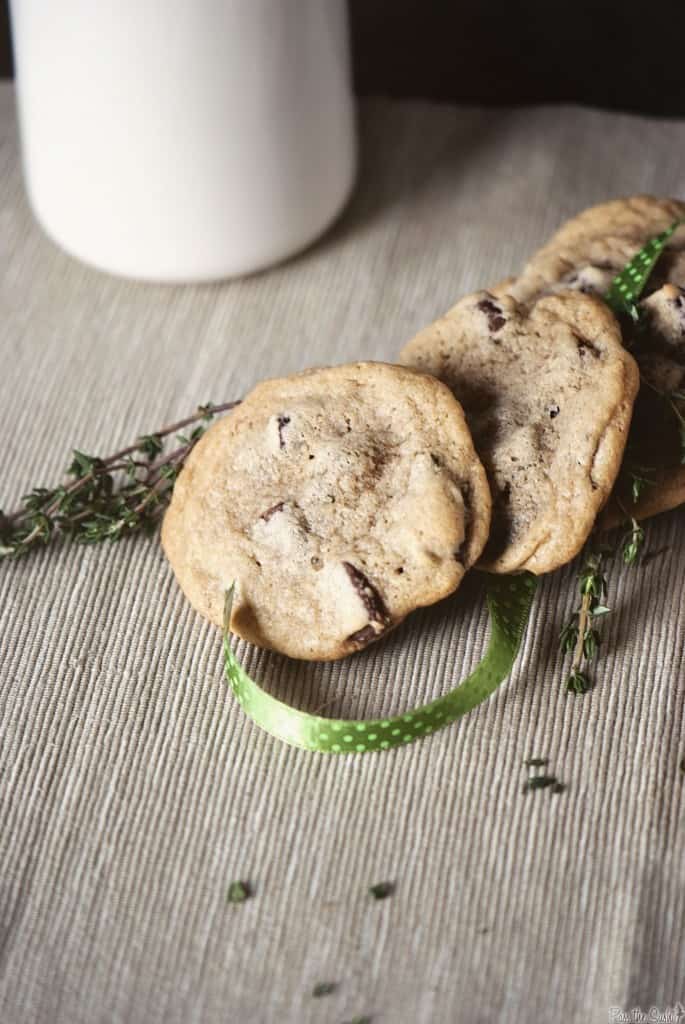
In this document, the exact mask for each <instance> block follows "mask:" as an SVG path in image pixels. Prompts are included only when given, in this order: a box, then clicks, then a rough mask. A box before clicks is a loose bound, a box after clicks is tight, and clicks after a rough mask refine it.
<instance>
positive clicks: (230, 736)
mask: <svg viewBox="0 0 685 1024" xmlns="http://www.w3.org/2000/svg"><path fill="white" fill-rule="evenodd" d="M360 121H361V125H360V128H361V138H362V168H361V176H360V181H359V186H358V189H357V192H356V194H355V196H354V198H353V200H352V202H351V204H350V206H349V208H348V210H347V212H346V213H345V215H344V216H343V217H342V219H341V220H340V222H339V223H338V224H337V226H336V227H335V228H334V229H333V230H332V231H331V232H330V233H329V235H328V236H327V237H326V238H324V239H323V240H322V241H321V242H320V243H319V244H318V245H316V246H315V247H314V248H312V249H311V250H310V251H308V252H306V253H305V254H303V255H301V256H299V257H298V258H296V259H293V260H291V261H290V262H288V263H286V264H285V265H283V266H281V267H278V268H276V269H274V270H271V271H269V272H267V273H264V274H261V275H258V276H255V277H251V278H248V279H246V280H242V281H235V282H231V283H227V284H221V285H213V286H206V287H187V288H170V287H161V286H160V287H157V286H151V285H141V284H135V283H130V282H126V281H121V280H116V279H114V278H112V277H108V276H104V275H101V274H98V273H97V272H95V271H93V270H90V269H87V268H85V267H83V266H81V265H79V264H78V263H75V262H73V261H72V260H71V259H70V258H69V257H67V256H66V255H64V254H63V253H62V252H60V251H59V250H58V249H57V248H55V247H54V246H53V244H52V243H51V242H49V241H48V240H47V239H46V238H45V237H44V236H43V234H42V233H41V231H40V230H39V229H38V227H37V226H36V224H35V223H34V221H33V220H32V218H31V215H30V213H29V211H28V209H27V205H26V201H25V198H24V195H23V192H22V185H21V180H20V168H19V163H18V152H17V150H18V147H17V135H16V125H15V119H14V112H13V94H12V91H11V88H10V87H9V86H7V85H6V86H3V87H2V90H1V91H0V246H1V247H2V263H1V266H2V282H1V285H0V287H1V292H0V303H1V304H0V314H1V315H0V437H1V439H2V441H1V444H0V500H1V503H2V504H3V505H4V506H5V508H9V507H10V506H11V505H12V504H13V503H14V502H15V501H16V499H17V498H18V497H19V496H20V495H21V494H22V492H23V491H24V490H25V489H26V488H28V487H29V486H31V485H33V484H36V483H39V482H40V483H50V482H53V481H55V480H57V479H58V478H59V477H60V474H61V471H62V469H63V467H64V465H65V461H66V459H67V457H68V452H69V450H70V448H71V447H72V446H78V447H80V448H82V449H84V450H86V451H92V452H100V453H102V452H106V451H108V450H114V449H115V448H116V446H118V445H119V444H120V443H125V442H127V441H129V440H132V439H133V438H134V437H135V436H136V435H137V434H138V433H141V432H147V431H150V430H153V429H155V428H157V427H159V426H161V425H162V424H163V423H165V422H168V421H170V420H173V419H174V418H176V417H179V416H182V415H184V414H186V413H187V412H189V411H191V410H192V409H193V408H194V407H195V406H196V405H197V404H198V403H200V402H206V401H208V400H212V401H216V402H218V401H222V400H226V399H228V398H232V397H235V396H238V395H240V394H243V393H244V392H245V391H246V390H247V389H249V387H250V386H251V385H252V384H253V383H254V382H256V381H257V380H259V379H260V378H262V377H264V376H275V375H280V374H284V373H289V372H291V371H294V370H297V369H300V368H302V367H305V366H308V365H310V364H314V363H327V362H335V361H346V360H351V359H358V358H376V359H392V358H393V357H394V356H395V355H396V353H397V351H398V349H399V347H400V346H401V344H402V343H403V342H404V341H405V340H406V339H407V338H409V337H410V336H411V335H412V333H413V332H415V331H416V330H417V329H418V328H420V327H421V326H422V325H424V324H425V323H427V322H428V321H430V320H432V319H434V318H435V317H436V316H437V315H438V314H440V313H442V312H443V311H444V310H445V309H446V308H447V307H448V306H449V305H450V304H451V303H452V302H453V301H454V300H455V299H456V298H457V297H459V296H460V295H461V294H463V293H465V292H467V291H469V290H471V289H474V288H475V287H479V286H482V285H487V284H488V283H490V282H496V281H497V280H498V279H500V278H501V277H503V276H505V275H507V274H509V273H511V272H513V271H514V270H515V269H516V268H517V267H518V266H520V264H521V262H522V260H523V259H524V257H525V256H526V254H527V253H529V252H530V251H531V250H532V249H533V248H534V247H535V246H536V245H538V244H539V243H541V242H542V241H543V240H544V239H545V237H546V236H547V235H548V234H549V233H550V232H551V231H552V230H553V229H554V228H555V227H556V225H557V224H558V222H559V221H560V219H561V218H563V217H565V216H567V215H569V214H571V213H573V212H574V211H575V210H577V209H578V208H580V207H582V206H584V205H587V204H589V203H591V202H595V201H598V200H601V199H603V198H606V197H609V196H613V195H621V194H626V193H632V192H635V191H640V190H649V191H655V192H659V193H665V194H675V195H681V196H682V195H685V124H684V123H682V122H675V123H674V122H665V121H656V120H645V119H637V118H633V117H630V116H624V115H619V114H606V113H600V112H596V111H591V110H581V109H576V108H571V107H569V108H562V109H537V108H536V109H521V110H515V111H509V110H476V109H455V108H451V107H438V106H430V105H426V104H414V103H402V104H392V103H389V102H384V101H376V102H369V103H365V104H364V105H363V107H362V110H361V112H360ZM684 525H685V514H683V513H681V512H674V513H672V514H669V515H666V516H662V517H661V518H660V519H659V520H657V521H654V522H653V523H652V524H650V526H649V529H648V546H649V550H650V552H651V555H652V557H651V558H650V559H649V560H647V562H646V564H644V566H643V567H642V568H641V569H639V570H638V571H616V572H613V571H612V575H611V594H610V598H609V602H610V604H611V606H612V609H613V614H612V615H611V616H610V618H609V620H607V623H606V650H605V652H604V654H603V656H602V658H601V662H600V664H599V665H598V668H597V682H598V686H597V688H596V690H595V691H594V692H593V693H592V694H590V695H588V696H586V697H583V698H577V699H573V698H571V697H569V696H567V694H566V693H565V692H564V688H563V685H562V679H563V665H562V662H561V660H560V657H559V655H558V653H557V650H556V636H557V633H558V630H559V627H560V625H561V623H562V622H563V621H564V619H565V618H566V616H567V615H568V613H569V611H570V610H571V608H572V607H573V604H574V600H575V598H574V589H575V585H574V571H575V570H574V568H568V569H566V570H565V571H562V572H559V573H556V574H554V575H552V576H551V577H549V578H545V579H544V580H543V581H542V582H541V586H540V588H539V592H538V595H537V598H536V603H535V609H534V615H533V619H532V622H531V625H530V629H529V631H528V635H527V639H526V643H525V647H524V649H523V651H522V654H521V656H520V658H519V660H518V663H517V665H516V668H515V671H514V672H513V674H512V676H511V678H510V680H509V681H508V682H506V683H505V685H504V686H502V687H501V688H500V690H499V691H498V693H497V694H496V695H495V697H494V698H493V699H491V700H490V701H489V702H488V703H486V704H485V705H484V706H482V707H481V708H479V709H478V710H477V711H476V712H474V713H473V714H471V715H470V716H469V717H468V718H467V719H465V720H464V721H463V722H462V723H461V724H458V725H456V726H453V727H451V728H449V729H447V730H445V731H443V732H441V733H439V734H437V735H436V736H434V737H432V738H430V739H427V740H425V741H424V742H421V743H418V744H416V745H414V746H411V747H407V748H404V749H402V750H399V751H394V752H389V753H386V754H381V755H368V756H363V757H343V758H335V757H326V756H320V755H313V754H309V753H305V752H302V751H299V750H295V749H291V748H288V747H286V746H284V745H282V744H280V743H278V742H277V741H275V740H273V739H271V738H270V737H269V736H268V735H266V734H264V733H262V732H260V731H259V730H258V729H257V728H256V727H255V726H253V725H252V724H251V723H250V722H249V721H248V720H247V719H246V718H245V717H244V716H243V715H242V713H241V711H240V710H239V708H238V707H237V705H236V703H235V701H234V700H233V698H232V696H231V694H230V692H229V691H228V690H227V687H226V685H225V683H224V682H223V679H222V666H221V650H220V639H219V636H218V634H217V632H216V631H215V630H214V629H213V628H211V627H209V626H208V625H207V624H206V623H204V622H203V621H201V620H200V618H199V617H198V616H197V615H195V614H194V613H193V611H192V610H191V609H190V607H189V606H188V605H187V603H186V602H185V600H184V599H183V597H182V596H181V594H180V593H179V591H178V589H177V587H176V585H175V583H174V580H173V578H172V575H171V572H170V570H169V567H168V566H167V564H166V563H165V560H164V557H163V555H162V552H161V550H160V548H159V545H158V544H157V542H156V540H146V539H144V538H132V539H130V540H128V541H126V542H123V543H120V544H118V545H114V546H101V547H96V548H90V549H83V548H74V547H70V546H62V547H55V548H54V549H51V550H50V551H43V552H39V553H37V554H35V555H33V556H32V557H29V558H27V559H26V560H24V561H22V562H16V563H12V564H3V565H1V566H0V637H1V638H2V639H1V641H0V643H1V650H0V1022H2V1024H115V1022H116V1024H157V1022H160V1024H161V1022H165V1024H187V1022H197V1024H200V1022H202V1024H232V1022H245V1024H276V1022H287V1024H290V1022H292V1024H324V1022H330V1024H335V1022H341V1021H344V1020H348V1019H350V1018H353V1017H354V1016H356V1015H361V1014H369V1015H371V1016H372V1018H373V1020H374V1022H376V1021H377V1022H393V1024H433V1022H440V1024H442V1022H458V1024H461V1022H468V1024H478V1022H483V1024H485V1022H487V1024H491V1022H502V1024H504V1022H507V1024H510V1022H512V1021H516V1022H518V1021H533V1020H534V1021H537V1022H546V1021H555V1022H556V1021H561V1020H563V1021H564V1022H566V1024H570V1022H576V1021H577V1022H583V1024H585V1022H588V1021H598V1022H599V1021H605V1020H609V1019H610V1009H609V1008H610V1007H612V1006H614V1007H621V1008H624V1009H626V1008H629V1007H631V1006H636V1005H639V1006H642V1007H644V1008H648V1007H649V1006H651V1005H658V1006H662V1007H666V1006H668V1005H670V1004H673V1003H674V1002H675V1001H676V1000H682V1001H683V1002H685V954H684V952H683V939H684V937H685V936H684V926H683V922H684V919H685V866H684V857H683V825H684V824H685V820H684V819H685V813H684V810H685V799H684V794H683V786H684V782H685V779H684V777H683V775H682V774H681V773H680V771H679V763H680V761H681V760H682V758H683V757H684V756H685V733H684V730H683V719H684V714H683V712H684V707H683V681H684V657H683V635H684V632H683V630H684V626H685V605H684V604H683V602H682V600H681V593H682V579H683V570H684V569H685V539H684V536H683V526H684ZM486 631H487V617H486V615H485V611H484V607H483V601H482V595H481V590H480V586H479V584H478V582H477V581H473V580H472V581H469V582H467V583H466V584H465V585H464V587H463V588H462V590H461V591H460V593H459V594H457V595H456V596H455V597H454V598H453V599H451V600H449V601H447V602H445V603H443V604H441V605H439V606H438V607H435V608H433V609H430V610H427V611H425V612H422V613H419V614H416V615H414V616H412V617H411V618H410V621H409V622H408V623H407V624H406V626H405V627H404V628H402V629H399V630H398V631H397V632H396V633H394V634H393V635H392V636H391V637H390V638H389V639H388V640H387V642H385V643H384V644H381V645H378V646H377V647H375V648H373V649H371V650H369V651H368V652H366V653H364V654H361V655H359V656H356V657H354V658H352V659H349V660H348V661H346V662H344V663H341V664H333V665H303V664H296V663H292V662H287V661H286V660H284V659H281V658H278V657H276V656H273V655H268V654H265V653H260V652H258V651H256V650H252V649H249V648H247V647H246V646H245V645H244V644H240V645H239V653H240V655H241V656H242V657H243V658H244V660H245V664H246V666H247V668H248V670H252V671H253V672H254V673H256V674H257V676H258V677H259V678H260V679H261V680H262V681H263V682H264V683H265V685H267V686H268V687H269V688H270V689H271V690H272V691H273V692H276V693H279V694H281V695H283V696H285V697H287V698H288V699H291V700H292V701H294V702H296V703H298V704H299V705H300V706H302V707H306V708H310V709H314V708H316V707H319V706H321V705H326V707H327V708H328V709H329V711H330V713H331V714H334V715H337V714H343V715H358V716H365V715H366V716H368V715H371V714H372V713H374V712H380V711H384V712H389V711H394V710H398V709H400V708H406V707H410V706H411V705H412V704H414V703H416V702H420V701H423V700H426V699H428V698H431V697H433V696H435V695H437V694H439V693H441V692H444V691H445V690H447V689H449V688H450V686H451V685H452V684H453V683H455V682H457V681H458V680H459V679H461V678H463V676H464V675H465V673H466V672H467V670H468V668H469V667H470V666H472V665H473V664H474V663H475V662H476V661H477V659H478V657H479V656H480V654H481V653H482V650H483V647H484V642H485V637H486ZM530 755H537V756H544V757H548V758H549V759H550V769H551V770H552V771H553V772H554V773H555V774H557V776H558V777H559V778H560V779H562V780H563V781H564V782H565V783H566V784H567V789H566V791H565V792H564V793H563V794H560V795H551V794H550V793H549V792H548V791H544V792H543V791H540V792H535V793H528V794H524V793H523V792H522V785H523V782H524V780H525V777H526V770H525V769H524V767H523V766H522V760H523V759H524V758H525V757H527V756H530ZM234 879H244V880H245V881H248V882H249V883H250V884H251V885H252V886H253V889H254V896H253V898H252V899H250V900H249V901H248V902H247V903H245V904H243V905H239V906H236V905H231V904H228V903H227V902H226V890H227V887H228V885H229V883H230V882H231V881H233V880H234ZM384 880H394V881H395V882H396V885H397V888H396V891H395V894H394V895H393V896H392V897H391V898H390V899H387V900H385V901H382V902H375V901H373V900H372V899H370V897H369V895H368V892H367V890H368V886H369V885H370V884H372V883H374V882H378V881H384ZM322 981H335V982H338V983H339V987H338V988H337V990H336V992H335V993H334V994H332V995H328V996H326V997H324V998H320V999H314V998H312V996H311V990H312V987H313V985H315V984H316V983H317V982H322Z"/></svg>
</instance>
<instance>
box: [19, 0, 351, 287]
mask: <svg viewBox="0 0 685 1024" xmlns="http://www.w3.org/2000/svg"><path fill="white" fill-rule="evenodd" d="M11 16H12V31H13V39H14V49H15V63H16V75H17V89H18V104H19V121H20V131H21V138H22V149H23V160H24V168H25V178H26V186H27V191H28V195H29V199H30V202H31V205H32V208H33V210H34V213H35V215H36V217H37V218H38V220H39V221H40V223H41V224H42V226H43V227H44V229H45V231H46V232H47V233H48V234H49V235H50V236H51V237H52V238H53V239H54V240H55V241H56V242H57V243H58V244H59V245H61V246H62V247H63V248H64V249H66V250H67V251H68V252H69V253H71V254H72V255H74V256H77V257H78V258H79V259H82V260H84V261H85V262H87V263H91V264H94V265H95V266H97V267H99V268H101V269H103V270H107V271H110V272H113V273H116V274H123V275H126V276H130V277H136V278H143V279H152V280H157V281H204V280H214V279H217V278H223V277H228V276H232V275H238V274H245V273H248V272H250V271H254V270H259V269H260V268H262V267H265V266H267V265H268V264H270V263H274V262H276V261H278V260H281V259H283V258H284V257H286V256H288V255H290V254H292V253H294V252H296V251H297V250H298V249H301V248H303V247H304V246H306V245H307V244H308V243H309V242H311V241H312V240H313V239H314V238H315V237H316V236H317V235H319V234H320V233H321V232H322V231H323V230H324V229H325V228H326V227H327V226H328V225H329V224H330V222H331V221H332V220H333V219H334V218H335V216H336V214H337V213H338V212H339V210H340V209H341V207H342V206H343V204H344V202H345V200H346V198H347V196H348V195H349V192H350V189H351V187H352V183H353V180H354V175H355V164H356V150H355V133H354V114H353V101H352V95H351V88H350V75H349V47H348V25H347V11H346V6H345V0H12V4H11Z"/></svg>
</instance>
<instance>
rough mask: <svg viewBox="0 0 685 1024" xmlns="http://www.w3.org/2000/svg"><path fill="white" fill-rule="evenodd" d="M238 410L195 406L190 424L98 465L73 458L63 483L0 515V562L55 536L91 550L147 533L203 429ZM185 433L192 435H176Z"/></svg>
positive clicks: (97, 460) (36, 491)
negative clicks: (171, 444) (170, 443)
mask: <svg viewBox="0 0 685 1024" xmlns="http://www.w3.org/2000/svg"><path fill="white" fill-rule="evenodd" d="M238 404H239V403H238V402H224V403H223V404H222V405H212V404H211V403H209V404H207V405H201V406H199V408H198V409H197V411H196V412H195V413H193V415H192V416H186V417H185V419H182V420H179V421H178V422H176V423H172V424H170V425H168V426H166V427H162V428H161V429H160V430H157V431H155V432H154V433H153V434H143V435H142V436H141V437H139V438H137V440H136V441H135V442H134V443H133V444H131V445H128V446H127V447H125V448H122V449H120V451H117V452H114V454H112V455H108V456H106V457H104V458H101V457H99V456H94V455H86V454H85V453H84V452H81V451H78V450H75V451H74V452H73V457H72V461H71V464H70V465H69V468H68V469H67V473H66V480H65V481H64V482H63V483H61V484H58V485H57V487H52V488H49V487H34V488H33V490H32V491H31V492H30V493H29V494H26V495H24V497H23V499H22V504H21V507H20V508H19V509H18V510H17V511H15V512H12V513H10V514H9V515H5V514H4V513H3V512H2V511H0V560H1V559H3V558H17V557H19V556H20V555H23V554H26V552H28V551H30V550H31V549H32V548H34V547H36V546H37V545H39V544H48V543H49V542H50V541H51V540H52V539H53V538H54V537H56V536H57V535H59V534H63V535H66V536H68V537H70V538H71V539H72V540H75V541H77V542H78V543H80V544H96V543H98V542H99V541H103V540H118V539H119V538H121V537H123V536H125V535H126V534H129V533H135V532H138V531H144V532H149V531H151V530H153V529H154V527H155V525H156V523H157V522H158V521H159V519H160V516H161V514H162V512H163V510H164V508H165V506H166V504H167V503H168V500H169V497H170V496H171V491H172V489H173V486H174V482H175V480H176V477H177V476H178V474H179V472H180V470H181V467H182V466H183V463H184V462H185V460H186V458H187V457H188V455H189V454H190V452H191V451H192V449H193V448H194V446H195V444H196V443H197V441H198V440H199V439H200V437H201V436H202V434H203V433H204V431H205V428H206V424H207V423H208V422H209V421H210V420H212V419H213V418H214V417H215V416H216V415H218V414H219V413H222V412H228V411H229V410H230V409H233V408H234V407H235V406H236V405H238ZM186 427H192V430H190V432H188V433H180V432H181V431H183V430H185V428H186ZM172 434H175V435H176V439H177V441H178V445H177V447H175V448H174V449H173V450H172V451H170V452H168V453H165V452H164V446H165V438H167V437H169V436H170V435H172Z"/></svg>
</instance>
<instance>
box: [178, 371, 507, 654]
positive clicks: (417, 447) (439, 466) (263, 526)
mask: <svg viewBox="0 0 685 1024" xmlns="http://www.w3.org/2000/svg"><path fill="white" fill-rule="evenodd" d="M489 526H490V492H489V488H488V484H487V479H486V476H485V472H484V469H483V467H482V465H481V463H480V461H479V459H478V456H477V455H476V452H475V449H474V446H473V442H472V440H471V436H470V433H469V430H468V427H467V426H466V421H465V419H464V415H463V412H462V410H461V408H460V406H459V404H458V403H457V402H456V401H455V399H454V397H453V396H452V394H451V393H450V391H449V390H448V388H446V387H445V386H444V384H441V383H440V382H439V381H437V380H435V379H434V378H433V377H429V376H426V375H425V374H423V373H419V372H417V371H415V370H411V369H408V368H404V367H397V366H390V365H387V364H384V363H354V364H352V365H349V366H338V367H333V368H329V369H317V370H310V371H306V372H304V373H300V374H296V375H295V376H292V377H286V378H284V379H282V380H270V381H265V382H263V383H262V384H259V385H257V387H256V388H255V389H254V390H253V391H252V392H251V393H250V394H249V395H248V397H247V398H246V399H245V400H244V401H243V403H242V404H241V405H240V406H239V407H238V408H237V409H236V410H235V411H234V412H233V413H232V414H231V415H230V416H228V417H226V418H225V419H223V420H220V421H219V422H217V423H216V424H215V425H213V426H212V427H211V428H210V429H209V430H208V431H207V433H206V434H205V435H204V437H202V439H201V440H200V441H199V442H198V444H197V446H196V448H195V449H194V451H193V452H192V453H191V455H190V457H189V459H188V461H187V463H186V465H185V467H184V469H183V471H182V472H181V474H180V476H179V478H178V481H177V483H176V486H175V488H174V493H173V498H172V501H171V505H170V507H169V509H168V511H167V514H166V517H165V519H164V524H163V529H162V544H163V546H164V550H165V552H166V554H167V557H168V558H169V561H170V562H171V565H172V567H173V570H174V572H175V574H176V577H177V579H178V582H179V583H180V585H181V587H182V589H183V591H184V592H185V594H186V596H187V597H188V599H189V600H190V601H191V603H192V604H193V605H194V607H195V608H196V609H197V610H198V611H199V612H200V613H201V614H202V615H204V616H206V617H207V618H208V619H210V620H211V621H212V622H215V623H217V624H220V623H221V619H222V610H223V600H224V591H225V590H226V588H227V587H228V586H229V585H230V583H231V582H232V581H233V580H235V581H236V595H235V601H234V606H233V618H232V622H231V628H232V629H233V630H234V631H235V632H236V633H238V634H239V635H240V636H242V637H244V638H245V639H246V640H250V641H251V642H252V643H255V644H258V645H259V646H261V647H268V648H271V649H273V650H276V651H280V652H282V653H283V654H287V655H290V656H291V657H295V658H304V659H322V660H328V659H333V658H340V657H343V656H344V655H346V654H351V653H353V652H354V651H358V650H361V649H362V648H363V647H366V646H367V645H368V644H370V643H372V642H373V641H374V640H377V639H378V638H379V637H381V636H383V635H384V634H385V633H387V632H388V630H390V629H392V628H393V627H394V626H396V625H397V624H398V623H399V622H401V621H402V619H403V618H404V617H405V616H406V615H407V614H408V613H409V612H411V611H412V610H413V609H414V608H417V607H420V606H422V605H427V604H431V603H433V602H434V601H438V600H439V599H440V598H443V597H445V596H446V595H448V594H450V593H451V592H452V591H453V590H455V589H456V587H458V585H459V583H460V582H461V579H462V577H463V575H464V573H465V571H466V570H467V569H468V568H469V566H471V565H472V564H473V563H474V562H475V561H476V560H477V558H478V557H479V555H480V553H481V551H482V549H483V546H484V544H485V541H486V539H487V536H488V531H489Z"/></svg>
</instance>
